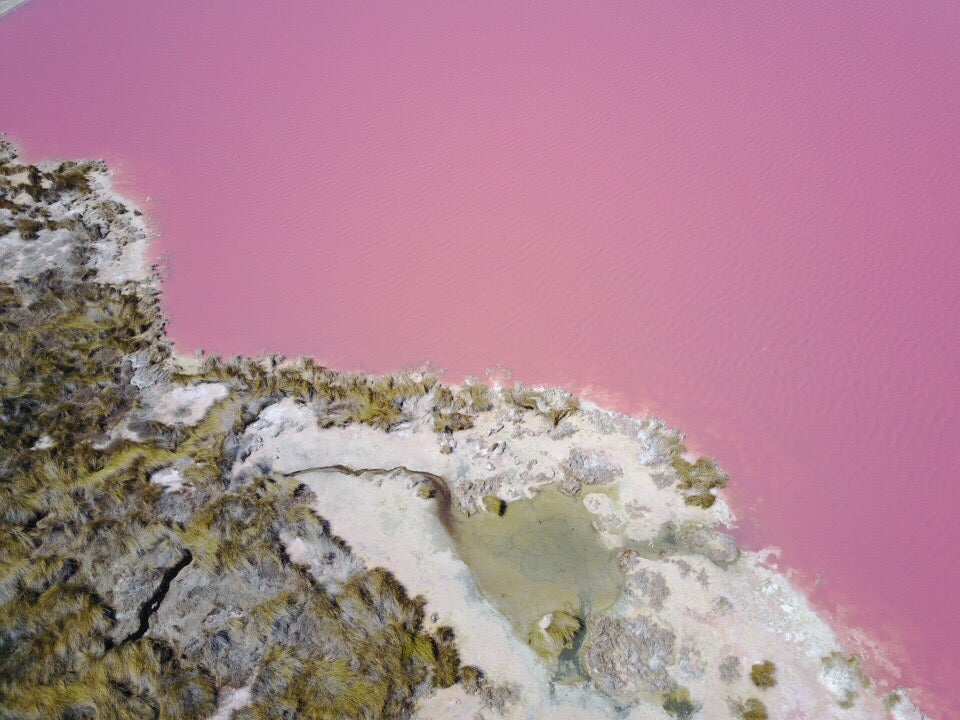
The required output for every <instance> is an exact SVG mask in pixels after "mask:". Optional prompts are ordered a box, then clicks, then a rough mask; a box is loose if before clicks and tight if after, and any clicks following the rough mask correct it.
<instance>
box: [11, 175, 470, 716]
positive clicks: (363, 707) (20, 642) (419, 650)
mask: <svg viewBox="0 0 960 720" xmlns="http://www.w3.org/2000/svg"><path fill="white" fill-rule="evenodd" d="M93 167H97V166H96V165H82V164H76V163H64V164H62V165H60V166H58V167H57V168H55V169H54V170H48V171H41V170H40V169H39V168H37V167H35V166H24V165H17V164H15V163H11V162H2V161H0V201H2V207H3V208H4V209H12V210H15V211H16V212H15V213H14V218H13V223H14V224H13V225H12V226H11V227H17V228H22V229H23V230H29V231H30V232H31V233H32V232H34V231H36V230H37V229H38V228H37V226H36V223H37V222H41V220H39V219H37V220H31V218H30V217H26V216H23V217H17V215H16V213H20V214H21V215H23V213H21V207H20V205H19V204H18V203H16V202H13V201H12V200H11V198H12V197H13V196H14V193H15V192H16V193H17V194H19V193H20V192H26V193H27V194H28V195H29V196H30V197H32V198H34V199H35V200H38V201H50V202H52V201H55V200H56V199H57V198H58V197H59V195H60V193H63V192H71V193H80V194H83V193H88V192H90V182H89V181H88V179H87V175H86V173H87V172H88V171H89V170H90V169H91V168H93ZM21 174H22V176H23V177H25V178H26V182H23V183H20V182H18V183H17V186H16V187H14V185H13V184H12V183H11V181H10V177H11V176H13V175H17V176H20V175H21ZM116 205H118V207H114V206H112V205H110V202H109V201H108V202H106V203H100V204H99V205H98V208H99V210H98V212H99V213H100V214H101V216H102V217H105V218H108V216H110V217H112V218H115V217H117V216H119V215H122V214H123V213H124V212H125V209H124V208H123V206H119V204H116ZM109 220H110V218H108V221H109ZM84 222H85V220H84V219H83V218H80V219H78V221H77V223H78V225H77V231H78V237H80V239H79V240H78V242H77V247H76V248H75V254H76V255H77V256H78V257H77V260H78V262H77V267H78V268H80V269H78V270H76V271H72V270H71V271H65V272H64V271H48V272H45V273H43V274H41V275H39V276H36V277H33V278H31V279H30V280H16V281H14V282H0V419H2V422H0V717H3V718H11V719H18V720H33V719H37V720H39V719H40V718H97V717H99V718H159V719H161V720H164V719H166V718H170V719H171V720H173V719H174V718H177V719H189V718H203V717H208V716H209V715H210V714H212V712H213V711H214V710H215V707H216V703H217V699H218V694H219V692H220V691H221V690H222V689H223V688H224V687H227V686H231V687H239V686H241V685H243V684H245V683H247V682H251V681H252V682H253V690H252V695H251V704H250V705H249V706H248V707H246V708H244V709H242V710H241V711H239V712H238V713H237V716H239V717H240V718H279V717H300V718H341V717H357V718H381V717H384V718H392V717H405V716H407V715H409V713H410V712H411V709H412V705H413V701H414V700H415V698H416V697H417V695H418V694H420V693H422V692H425V691H426V690H428V689H429V688H430V687H434V686H441V687H445V686H448V685H451V684H453V683H455V682H458V681H460V680H463V681H464V682H465V683H467V684H468V685H469V687H471V688H473V689H476V688H478V687H479V686H480V685H481V684H482V673H481V672H480V671H479V670H477V669H476V668H461V666H460V663H459V657H458V654H457V650H456V638H455V637H454V635H453V632H452V631H451V630H450V629H449V628H438V629H434V630H429V629H427V628H425V627H424V617H423V606H424V600H423V599H422V598H420V597H417V598H409V597H408V596H407V595H406V593H405V591H404V589H403V588H402V587H401V586H400V584H399V583H397V581H396V580H395V579H394V578H393V577H392V576H391V575H390V574H389V573H388V572H386V571H384V570H381V569H372V570H366V569H363V568H362V567H361V566H360V565H359V564H357V566H356V569H355V570H353V571H351V573H350V574H349V576H347V577H344V578H341V579H340V580H338V581H337V582H333V581H331V582H324V581H322V579H321V580H318V579H317V578H316V577H314V575H313V574H312V573H311V570H310V568H308V567H306V566H302V565H299V564H297V563H294V562H291V561H290V560H289V559H288V557H287V556H286V554H285V550H284V544H283V542H282V541H281V535H282V534H284V533H286V534H288V535H291V536H297V537H304V538H306V539H308V540H311V541H313V542H316V543H320V544H322V545H325V546H326V547H328V548H329V555H330V556H331V557H334V556H341V557H346V556H348V555H349V548H347V547H346V546H345V545H344V544H343V543H342V542H340V541H339V540H337V538H335V537H334V536H333V535H331V534H330V532H329V528H328V526H327V525H326V523H325V522H324V521H323V520H322V519H321V518H319V517H317V516H316V515H315V514H314V513H313V512H312V510H310V508H309V500H310V497H309V491H307V490H306V489H305V488H304V487H303V486H301V485H299V484H298V483H297V482H296V481H295V480H293V479H291V478H284V477H282V476H275V475H273V474H272V473H270V472H269V470H268V469H264V470H263V471H262V472H258V473H256V474H255V475H253V476H251V477H242V478H237V477H234V476H233V475H232V473H231V472H230V468H231V467H232V465H233V463H234V461H235V459H236V457H237V454H238V452H239V451H240V450H239V439H240V436H241V434H242V433H243V431H244V429H245V427H246V426H247V425H248V424H249V423H251V422H253V421H254V420H255V419H256V417H257V414H258V413H259V411H260V410H261V409H262V408H263V407H264V406H265V405H267V404H269V403H270V402H273V401H276V400H278V399H280V398H282V397H295V398H297V399H300V400H304V401H310V402H312V403H314V405H315V406H316V407H318V408H319V412H320V414H321V415H322V417H323V418H325V420H324V422H326V423H328V424H337V425H343V424H348V423H368V424H370V425H373V426H375V427H379V428H384V429H389V428H391V427H393V426H395V425H396V424H398V423H399V422H402V421H403V419H404V417H405V411H404V404H405V403H406V402H408V401H411V400H416V399H417V398H420V397H423V396H424V395H425V394H426V393H428V392H430V391H431V390H432V389H434V388H435V387H436V386H437V383H436V380H434V379H432V378H429V377H426V378H425V379H423V380H414V379H411V378H410V377H407V376H386V377H383V378H366V377H364V376H361V375H350V374H338V373H334V372H332V371H329V370H326V369H325V368H322V367H320V366H318V365H316V364H315V363H313V362H312V361H309V360H301V361H300V362H298V363H296V364H289V365H282V366H279V367H278V366H276V363H275V362H273V361H267V362H262V361H254V360H249V359H245V358H235V359H233V360H230V361H226V362H225V361H222V360H220V359H217V358H210V359H207V360H206V361H204V363H203V365H202V368H201V370H200V371H198V372H196V373H184V372H183V371H177V370H176V369H175V366H174V365H173V364H172V362H171V350H170V347H169V345H168V344H167V343H166V341H165V340H164V338H163V319H162V316H161V314H160V311H159V304H158V299H157V296H156V294H155V292H154V291H152V290H151V289H150V288H149V287H148V286H144V285H139V284H134V283H129V284H119V285H109V284H101V283H96V282H94V281H93V279H92V277H91V274H90V273H89V272H88V271H86V270H85V269H84V266H85V265H84V262H83V255H84V253H85V252H88V251H87V250H86V249H85V245H84V242H83V238H85V237H91V236H93V235H96V232H95V231H94V229H93V228H91V227H90V226H88V225H84ZM97 222H100V220H97ZM28 234H29V233H28ZM131 357H136V358H137V362H138V363H147V364H148V365H150V366H152V368H153V369H155V370H156V371H157V374H158V375H160V376H161V377H163V376H166V377H169V378H170V379H171V380H172V381H174V382H184V383H189V382H196V381H208V382H209V381H221V382H224V383H226V384H227V386H228V388H229V395H228V397H227V398H225V399H224V400H222V401H220V402H219V403H217V404H216V405H215V406H214V407H213V408H212V409H211V410H210V411H209V412H208V414H207V415H206V417H205V418H204V419H203V420H202V421H201V422H200V423H199V424H197V425H195V426H193V427H187V426H184V425H182V424H173V425H167V424H163V423H160V422H157V421H144V420H143V419H140V418H139V415H138V410H139V404H140V398H141V390H140V388H139V386H138V385H137V384H136V383H135V382H133V379H134V371H135V364H134V362H133V361H132V360H131ZM485 393H486V389H485V388H484V389H478V388H475V387H469V386H468V387H467V388H463V389H461V390H459V391H458V392H457V393H456V394H454V395H453V400H452V401H451V402H450V403H449V409H450V411H452V412H459V410H457V409H456V408H457V407H460V408H461V409H463V408H466V410H467V411H468V412H473V411H476V410H477V409H478V408H480V407H481V406H483V404H484V403H485V402H487V401H486V399H485V398H486V395H485ZM122 422H123V423H126V427H127V428H129V429H131V430H134V431H135V432H136V433H137V436H138V437H139V438H140V440H138V441H136V442H134V441H131V440H117V439H114V440H112V441H111V440H110V435H109V431H110V430H111V428H114V427H116V426H118V425H119V424H121V423H122ZM164 468H177V470H178V472H179V473H180V475H181V476H182V477H183V478H184V481H185V482H186V484H187V485H188V486H189V492H181V493H164V492H163V488H162V487H160V486H159V485H158V484H157V483H153V482H151V481H150V477H151V475H152V474H153V473H155V472H156V471H158V470H161V469H164Z"/></svg>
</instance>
